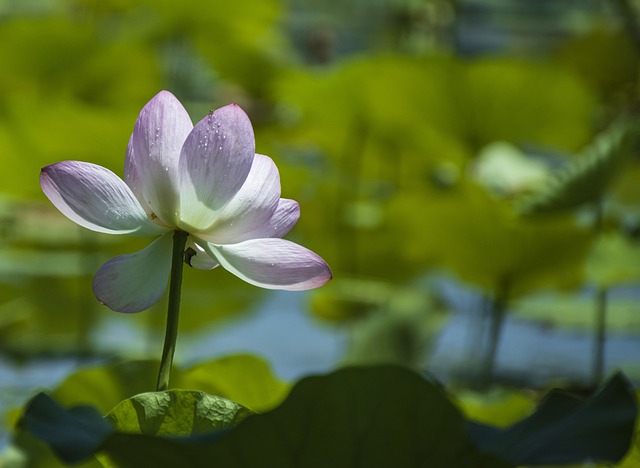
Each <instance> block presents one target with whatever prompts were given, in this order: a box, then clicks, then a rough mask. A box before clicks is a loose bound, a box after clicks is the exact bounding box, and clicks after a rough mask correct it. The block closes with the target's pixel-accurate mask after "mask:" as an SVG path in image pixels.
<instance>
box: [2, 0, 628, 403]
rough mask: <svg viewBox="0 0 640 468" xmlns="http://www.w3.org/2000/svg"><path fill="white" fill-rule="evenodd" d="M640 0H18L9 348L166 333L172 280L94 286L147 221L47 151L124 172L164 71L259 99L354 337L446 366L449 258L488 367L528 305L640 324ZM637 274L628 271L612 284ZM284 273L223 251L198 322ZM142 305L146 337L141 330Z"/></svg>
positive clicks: (5, 329)
mask: <svg viewBox="0 0 640 468" xmlns="http://www.w3.org/2000/svg"><path fill="white" fill-rule="evenodd" d="M639 8H640V4H638V2H634V1H630V0H609V1H604V0H600V1H596V0H590V1H581V2H554V1H547V0H545V1H542V0H529V1H523V2H516V3H514V2H508V1H501V0H491V1H477V0H366V1H365V0H358V1H351V2H339V1H334V2H324V1H320V0H315V1H301V0H288V1H287V0H246V1H244V2H208V3H203V2H201V1H196V0H187V1H184V2H171V1H168V0H162V1H155V0H154V1H150V0H139V1H135V2H128V1H123V0H29V1H11V0H1V1H0V44H2V46H0V64H1V65H0V68H1V71H0V90H1V91H0V158H2V159H1V161H2V169H3V170H2V171H0V239H1V240H2V244H1V245H0V349H1V351H2V353H3V354H4V355H5V356H10V357H12V358H19V359H27V361H26V362H29V361H28V360H29V359H32V358H34V357H42V356H52V355H53V356H58V355H71V356H76V355H80V356H103V355H108V356H114V355H115V356H119V357H127V356H132V355H133V354H132V353H134V352H135V353H136V355H140V354H142V356H143V357H148V356H155V355H156V354H157V352H158V349H159V345H160V337H161V330H162V328H163V326H164V310H163V309H164V304H163V303H161V304H160V305H159V306H156V307H154V309H153V310H151V311H149V312H145V313H142V314H137V315H135V316H122V315H119V314H115V313H113V312H110V311H108V310H107V309H106V308H104V307H102V306H100V305H99V304H98V303H97V301H96V300H95V298H94V297H93V295H92V292H91V287H90V284H91V278H92V276H93V274H94V272H95V271H96V270H97V268H98V267H99V266H100V265H101V264H102V262H104V261H106V260H107V259H108V258H110V257H112V256H114V255H117V254H121V253H127V252H133V251H135V250H138V249H140V248H142V246H143V245H144V243H145V240H136V239H133V240H132V239H121V238H116V237H114V236H104V235H99V234H95V233H92V232H88V231H86V230H83V229H81V228H79V227H77V226H76V225H74V224H73V223H71V222H70V221H67V220H66V219H65V218H64V217H63V216H62V215H60V214H59V213H58V212H57V211H56V210H55V209H54V208H53V207H52V206H51V205H50V203H49V202H48V201H47V200H46V198H45V197H44V195H43V194H42V193H41V190H40V187H39V184H38V174H39V171H40V168H41V167H42V166H44V165H47V164H51V163H54V162H57V161H61V160H66V159H77V160H84V161H91V162H94V163H97V164H101V165H104V166H106V167H109V168H111V169H112V170H114V171H115V172H116V173H119V174H122V167H123V161H124V151H125V148H126V143H127V141H128V138H129V135H130V132H131V130H132V128H133V124H134V122H135V119H136V117H137V114H138V112H139V110H140V109H141V108H142V106H143V105H144V104H145V103H146V102H147V101H148V100H149V99H150V98H151V97H152V96H153V95H154V94H155V93H156V92H158V91H159V90H160V89H168V90H170V91H172V92H173V93H174V94H176V96H177V97H178V98H179V99H180V100H181V101H182V102H183V103H184V104H185V106H186V107H187V109H188V110H189V112H190V114H191V116H192V119H193V120H194V121H198V120H199V119H200V118H201V117H203V116H204V115H205V114H206V113H207V112H208V111H209V110H210V109H212V108H216V107H219V106H222V105H225V104H227V103H230V102H236V103H238V104H240V105H241V106H242V107H243V108H244V109H245V110H246V111H247V113H248V114H249V116H250V117H251V119H252V122H253V124H254V127H255V131H256V140H257V151H258V152H260V153H264V154H268V155H270V156H271V157H273V158H274V160H275V161H276V163H277V164H278V167H279V169H280V172H281V176H282V186H283V196H285V197H288V198H294V199H296V200H298V201H299V202H300V205H301V208H302V217H301V220H300V222H299V225H298V226H297V227H296V228H295V229H294V230H293V232H292V233H291V234H290V236H289V238H291V239H292V240H296V241H300V242H302V243H303V244H304V245H305V246H307V247H309V248H311V249H312V250H314V251H316V252H318V253H319V254H320V255H322V256H323V257H324V258H325V259H326V260H327V262H328V263H329V264H330V265H331V266H332V268H333V271H334V280H333V281H332V282H331V283H329V284H328V285H327V286H325V287H324V288H322V289H320V290H318V291H316V292H314V293H313V294H311V296H310V297H311V302H310V305H311V307H310V313H312V314H313V315H314V317H316V318H317V319H318V320H319V321H320V322H322V323H325V325H326V324H329V326H334V327H341V328H343V329H345V330H347V331H348V334H349V336H350V338H349V346H348V349H347V351H346V356H345V358H344V359H345V362H367V361H368V362H371V361H376V362H379V361H385V362H400V363H403V364H407V365H411V366H415V367H417V368H420V369H425V368H428V363H427V361H428V356H429V350H430V349H431V346H432V345H433V343H434V339H435V337H436V336H437V335H438V331H439V330H440V329H441V328H442V326H443V324H446V323H447V318H448V317H449V315H448V314H449V313H454V314H455V313H457V310H456V308H457V305H459V304H458V303H457V302H456V301H455V300H453V301H452V300H447V298H446V297H444V296H446V295H443V294H442V291H441V290H440V289H439V288H438V287H437V285H438V284H440V283H439V282H438V279H442V278H444V279H445V281H449V279H453V283H454V284H456V287H457V288H459V290H464V291H473V292H474V293H475V294H476V295H477V297H478V298H479V300H478V301H477V305H478V308H479V310H478V311H476V312H474V313H476V314H479V313H480V312H481V309H483V307H484V308H487V304H488V309H489V310H490V311H492V312H491V313H490V314H489V318H488V319H487V323H488V324H489V325H488V328H486V329H485V328H484V327H481V329H479V330H478V333H479V334H483V333H486V334H487V336H488V342H489V344H488V345H486V346H481V348H482V349H478V350H477V353H480V354H483V353H484V354H485V362H486V363H487V364H486V365H484V366H482V368H481V370H480V371H479V372H480V374H483V375H472V376H470V377H469V379H468V380H469V381H471V382H475V383H476V384H478V383H483V382H484V383H486V382H487V379H488V380H491V377H492V375H493V373H494V370H495V369H493V364H492V362H493V361H494V360H495V355H496V352H499V350H498V340H499V339H500V330H501V325H502V322H503V321H504V317H505V312H506V311H507V310H508V311H509V312H510V313H511V312H512V313H513V314H512V315H513V316H514V317H515V318H517V319H518V320H523V321H527V320H529V321H534V323H537V324H540V323H543V324H545V326H551V327H560V328H561V329H569V330H582V331H584V330H585V329H587V330H589V333H591V332H592V331H595V335H594V340H595V342H596V343H597V342H598V341H601V342H604V338H603V336H605V335H604V333H605V331H606V327H604V326H603V323H601V322H602V321H604V325H606V324H607V323H609V325H610V326H611V327H612V328H613V330H614V331H615V330H617V331H620V330H626V331H627V332H629V331H632V332H634V333H637V331H638V329H639V328H640V315H638V314H637V306H635V307H634V306H633V305H629V304H633V300H632V298H633V294H634V293H635V294H636V296H635V297H637V290H636V289H635V288H636V287H637V284H638V282H639V281H640V266H639V265H640V263H639V262H640V253H639V252H640V250H639V243H640V240H639V236H640V160H639V158H638V149H637V148H638V146H637V143H636V141H635V137H636V134H637V129H638V124H637V122H638V115H637V113H638V110H639V108H638V103H639V101H638V92H639V89H640V88H639V86H638V85H639V82H638V65H639V62H638V61H639V57H640V30H639V28H638V22H637V14H636V11H637V10H638V9H639ZM434 278H435V279H436V280H435V281H432V280H433V279H434ZM623 286H624V287H625V288H624V289H623V292H626V293H627V295H626V296H620V295H615V294H613V293H614V292H616V291H618V290H619V289H620V288H621V287H623ZM592 292H593V294H592V295H593V300H591V296H590V293H592ZM540 293H545V294H552V296H551V297H552V298H553V299H552V300H548V299H547V300H538V295H539V294H540ZM596 293H599V296H598V295H597V294H596ZM270 294H271V293H269V292H267V291H262V290H258V289H256V288H253V287H251V286H249V285H247V284H245V283H243V282H242V281H240V280H238V279H236V278H235V277H233V276H232V275H229V274H226V273H225V272H224V271H218V270H215V271H213V272H211V273H208V274H203V273H202V272H197V271H196V272H194V271H191V270H188V271H186V277H185V281H184V294H183V313H182V315H181V324H180V326H181V330H182V334H181V340H186V339H188V338H187V336H188V333H189V332H196V331H199V330H206V329H208V327H210V326H211V325H212V324H213V325H215V324H216V323H219V321H220V319H223V318H226V319H228V318H229V317H232V316H236V315H238V314H243V313H244V314H246V313H247V312H250V311H255V310H257V309H259V308H260V304H263V301H265V300H267V299H268V298H269V297H270V296H269V295H270ZM585 294H586V296H585ZM596 296H597V297H600V298H602V297H604V298H605V299H606V300H607V301H605V307H604V309H603V307H602V306H597V304H602V301H599V302H598V300H597V298H596ZM546 297H549V296H546ZM585 297H586V299H585ZM636 301H637V299H636ZM607 306H608V310H609V314H608V315H605V312H606V310H607ZM623 309H624V310H627V311H628V312H626V313H622V312H620V310H623ZM629 309H631V310H630V311H629ZM634 309H635V310H634ZM596 310H597V313H596V312H594V311H596ZM300 313H303V312H302V311H300ZM594 314H595V315H594ZM598 317H599V318H598ZM598 324H600V325H598ZM122 327H126V328H130V327H138V329H139V330H141V332H140V333H138V334H137V335H135V336H137V337H139V336H143V337H146V338H145V340H146V341H148V343H147V344H145V345H143V346H140V343H139V342H136V343H132V342H131V340H130V339H129V338H126V337H127V336H130V335H127V334H126V333H123V337H122V338H120V337H119V336H118V331H119V330H122ZM598 330H599V331H598ZM105 333H112V334H113V336H110V337H109V339H106V340H105V339H104V334H105ZM598 333H600V335H598ZM101 336H102V337H103V338H102V339H101V340H100V339H98V338H99V337H101ZM105 343H106V344H105ZM595 349H596V355H597V354H598V351H597V350H598V349H599V348H598V347H597V346H596V348H595ZM602 349H604V348H602ZM602 349H601V350H600V354H602V353H603V351H602ZM594 360H595V361H596V362H597V360H598V357H594ZM631 371H632V373H633V371H634V369H631ZM638 371H640V368H636V369H635V372H636V373H637V372H638ZM598 372H600V373H602V369H600V371H598V370H597V365H596V366H595V367H594V375H595V377H594V379H595V381H597V380H599V379H600V377H601V376H599V375H598ZM639 376H640V375H636V377H639ZM556 377H557V378H560V379H561V378H562V375H559V376H556ZM573 383H576V382H573ZM587 383H589V382H587ZM578 384H581V385H582V384H585V382H578ZM492 401H493V400H492ZM505 401H508V402H509V403H508V404H509V405H511V404H513V405H516V406H517V407H518V408H524V407H527V408H528V406H527V405H528V402H529V400H528V399H527V400H521V399H520V397H509V398H508V399H507V400H505ZM69 403H71V401H69ZM489 404H492V403H491V402H489ZM505 404H507V403H505ZM474 411H476V412H478V413H482V412H483V411H484V410H483V409H478V408H476V410H474Z"/></svg>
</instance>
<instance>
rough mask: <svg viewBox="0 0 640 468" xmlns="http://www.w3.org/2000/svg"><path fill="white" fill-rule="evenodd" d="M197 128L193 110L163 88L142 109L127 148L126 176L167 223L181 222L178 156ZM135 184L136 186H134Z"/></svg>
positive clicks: (173, 224) (157, 214)
mask: <svg viewBox="0 0 640 468" xmlns="http://www.w3.org/2000/svg"><path fill="white" fill-rule="evenodd" d="M192 129H193V123H192V122H191V119H190V118H189V114H188V113H187V111H186V110H185V108H184V107H183V106H182V104H180V101H178V99H177V98H176V97H175V96H174V95H173V94H171V93H170V92H169V91H160V92H159V93H158V94H156V95H155V96H154V97H153V99H151V101H149V102H148V103H147V104H146V105H145V106H144V107H143V108H142V110H141V111H140V115H139V116H138V120H137V121H136V124H135V126H134V129H133V134H132V135H131V148H132V151H128V152H127V159H126V161H125V180H127V181H128V182H129V183H130V184H131V183H134V181H135V183H134V185H135V189H134V192H137V193H139V194H140V195H139V196H141V197H142V198H143V199H144V201H145V202H146V203H147V204H148V205H149V207H150V208H151V210H152V211H153V213H155V214H156V216H158V218H160V220H162V221H163V222H164V223H165V224H167V225H170V226H175V225H176V224H177V212H178V209H179V204H180V200H179V182H178V160H179V158H180V150H181V148H182V145H183V144H184V141H185V139H186V138H187V135H189V132H191V130H192ZM132 188H133V187H132Z"/></svg>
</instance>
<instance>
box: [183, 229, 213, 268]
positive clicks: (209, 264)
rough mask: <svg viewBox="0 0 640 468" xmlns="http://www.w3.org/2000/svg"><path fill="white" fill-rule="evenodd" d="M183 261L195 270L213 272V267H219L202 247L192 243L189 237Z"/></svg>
mask: <svg viewBox="0 0 640 468" xmlns="http://www.w3.org/2000/svg"><path fill="white" fill-rule="evenodd" d="M189 249H191V250H189ZM185 261H186V262H187V264H188V265H189V266H192V267H193V268H197V269H198V270H213V269H214V268H215V267H217V266H218V265H220V264H219V263H218V262H216V261H215V260H214V259H213V258H211V257H210V256H209V254H208V253H207V252H205V250H204V249H203V248H202V247H200V246H199V245H198V244H196V243H195V242H193V240H192V239H191V237H189V239H188V240H187V245H186V248H185Z"/></svg>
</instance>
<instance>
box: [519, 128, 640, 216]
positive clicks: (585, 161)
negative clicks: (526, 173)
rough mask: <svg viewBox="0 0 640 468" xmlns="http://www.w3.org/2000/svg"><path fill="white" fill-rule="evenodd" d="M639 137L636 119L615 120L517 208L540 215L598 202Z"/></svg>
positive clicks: (520, 201)
mask: <svg viewBox="0 0 640 468" xmlns="http://www.w3.org/2000/svg"><path fill="white" fill-rule="evenodd" d="M637 138H638V130H637V128H636V125H635V124H634V122H632V121H629V120H619V121H617V122H614V123H613V124H612V125H611V126H610V127H609V128H608V129H607V130H605V131H604V132H602V133H601V134H600V135H598V137H597V138H596V139H595V140H594V141H593V142H592V143H591V144H589V145H588V146H587V147H586V148H585V149H584V150H583V151H582V154H581V155H580V156H579V157H578V158H577V159H574V160H573V161H572V162H571V163H570V164H568V165H567V166H565V167H564V168H563V169H562V170H561V171H559V172H558V173H557V174H556V175H555V176H554V177H552V178H550V179H549V182H548V184H547V186H546V187H544V188H542V189H540V190H539V191H538V192H537V193H534V194H532V195H530V196H526V197H523V198H522V199H520V200H519V201H518V203H517V209H518V210H519V211H520V212H521V213H523V214H537V213H544V212H549V211H558V210H566V209H570V208H575V207H577V206H579V205H581V204H584V203H588V202H591V203H597V202H598V201H599V200H600V199H601V197H602V196H603V194H604V192H605V190H606V189H607V188H608V187H609V186H610V184H611V182H612V180H613V179H614V177H615V176H616V175H617V174H618V172H619V171H620V170H621V168H622V167H623V165H624V163H625V162H626V159H627V158H628V157H629V153H630V150H631V149H632V145H633V143H634V141H636V140H637Z"/></svg>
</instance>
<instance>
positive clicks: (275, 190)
mask: <svg viewBox="0 0 640 468" xmlns="http://www.w3.org/2000/svg"><path fill="white" fill-rule="evenodd" d="M279 199H280V174H279V173H278V168H277V167H276V165H275V163H274V162H273V160H272V159H271V158H270V157H268V156H264V155H261V154H256V155H255V157H254V159H253V164H252V166H251V171H249V175H248V176H247V179H246V180H245V182H244V184H243V185H242V187H241V188H240V190H238V193H236V195H235V196H234V197H233V198H232V199H231V200H229V202H228V203H227V204H226V205H225V206H224V207H223V208H222V209H221V210H220V212H219V213H218V215H217V216H216V219H215V221H214V223H213V224H212V225H211V226H209V227H208V228H207V229H206V230H205V231H204V232H205V233H206V235H207V238H208V239H209V240H210V241H211V242H214V243H221V244H226V243H228V242H239V241H241V240H246V239H251V238H253V237H255V236H249V237H247V236H246V235H245V233H247V232H251V231H254V230H256V229H259V228H260V227H261V226H263V225H264V224H265V223H266V222H267V221H268V220H269V219H270V218H271V217H272V216H273V213H274V211H275V209H276V206H277V205H278V201H279Z"/></svg>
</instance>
